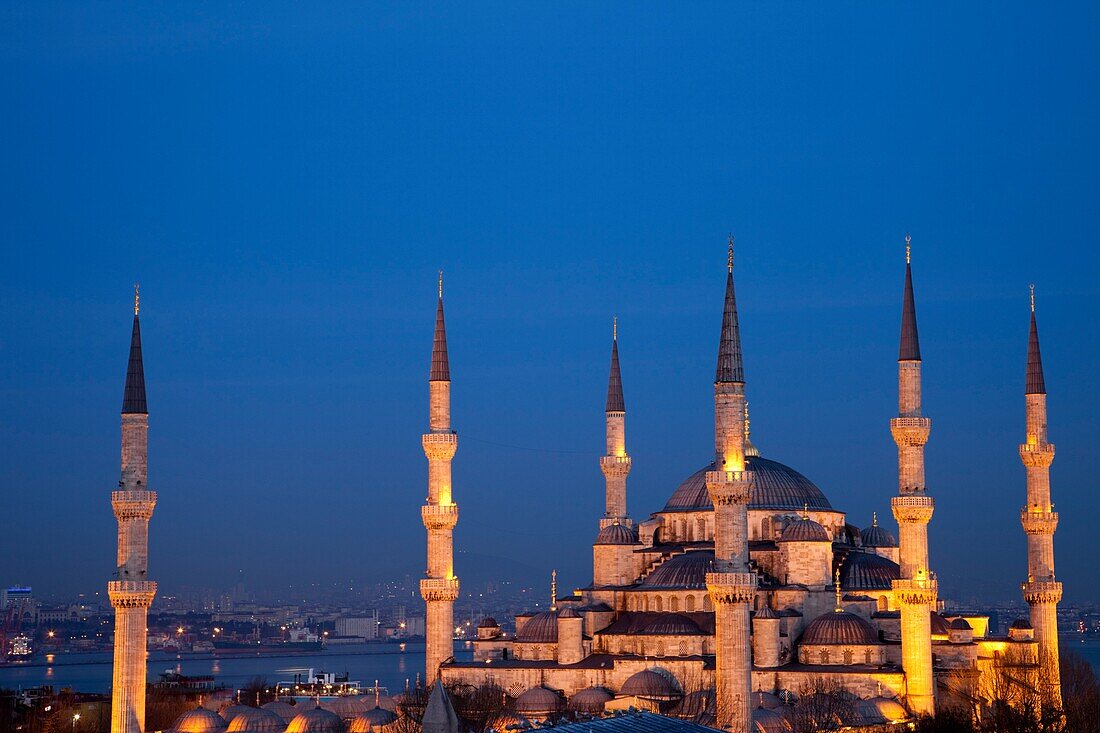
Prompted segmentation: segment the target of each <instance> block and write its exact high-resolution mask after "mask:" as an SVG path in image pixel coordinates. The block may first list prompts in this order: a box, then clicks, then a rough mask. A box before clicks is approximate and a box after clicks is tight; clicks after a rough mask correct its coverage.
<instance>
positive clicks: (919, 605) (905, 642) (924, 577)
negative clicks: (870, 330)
mask: <svg viewBox="0 0 1100 733" xmlns="http://www.w3.org/2000/svg"><path fill="white" fill-rule="evenodd" d="M905 243H906V253H905V296H904V302H903V306H902V315H901V349H900V351H899V354H898V416H897V417H895V418H893V419H891V420H890V432H891V433H892V434H893V436H894V442H895V443H897V446H898V496H896V497H894V499H893V500H892V501H891V506H892V508H893V511H894V518H895V519H897V521H898V531H899V537H898V544H899V558H900V565H901V579H900V580H895V581H894V583H893V588H894V599H895V601H896V602H897V604H898V606H899V607H900V610H901V658H902V669H903V670H904V671H905V686H906V702H907V704H908V705H909V709H910V711H911V712H913V713H915V714H917V715H932V714H934V713H935V704H936V703H935V681H934V679H933V676H932V616H931V614H932V611H933V610H934V609H935V606H936V579H935V576H934V575H933V574H932V572H931V571H930V570H929V568H928V522H929V521H930V520H931V519H932V512H933V511H934V509H935V502H934V501H933V500H932V497H931V496H929V495H928V494H927V492H926V489H925V482H924V445H925V443H927V442H928V435H929V433H930V432H931V430H932V421H931V420H930V419H929V418H927V417H923V416H922V415H921V357H920V342H919V340H918V338H917V311H916V305H915V303H914V300H913V273H912V268H911V266H910V264H909V237H908V236H906V238H905Z"/></svg>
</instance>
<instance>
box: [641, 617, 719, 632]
mask: <svg viewBox="0 0 1100 733" xmlns="http://www.w3.org/2000/svg"><path fill="white" fill-rule="evenodd" d="M638 633H640V634H657V635H661V636H671V635H673V634H701V633H703V631H702V630H701V629H700V628H699V626H698V624H696V623H695V622H694V621H692V620H691V617H690V616H685V615H684V614H682V613H662V614H660V615H659V616H657V617H656V618H655V619H653V620H652V621H650V622H649V623H647V624H646V625H645V626H643V627H642V628H641V629H640V630H639V631H638Z"/></svg>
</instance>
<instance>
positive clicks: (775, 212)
mask: <svg viewBox="0 0 1100 733" xmlns="http://www.w3.org/2000/svg"><path fill="white" fill-rule="evenodd" d="M1098 38H1100V8H1098V6H1096V5H1095V4H1089V3H1083V2H1082V3H1060V4H1058V5H1057V6H1053V7H1052V6H1049V5H1045V4H1040V3H1000V4H998V5H996V6H995V7H994V6H989V5H973V6H970V7H963V6H960V4H958V3H942V4H938V3H844V4H832V3H830V4H827V5H822V4H818V3H740V4H733V3H668V4H657V3H629V4H619V3H569V2H564V3H563V2H545V3H532V2H503V3H429V4H413V3H404V2H401V3H381V2H378V3H326V4H321V5H318V4H311V3H173V2H167V3H133V4H124V5H120V4H110V3H90V4H89V3H53V2H27V3H5V4H4V5H3V7H2V8H0V68H2V69H3V73H2V74H0V101H2V110H3V112H2V114H0V171H2V172H3V174H2V175H0V221H2V223H3V225H2V233H0V237H2V239H0V242H2V248H0V253H2V256H0V314H2V315H0V375H2V379H0V405H2V410H0V517H2V518H3V526H2V531H0V583H16V582H21V583H28V584H32V585H34V586H35V588H36V589H38V590H39V592H40V594H45V595H51V594H52V595H64V594H70V593H75V592H86V593H94V592H96V591H101V590H102V589H103V587H104V583H105V582H106V581H107V580H108V578H109V577H110V575H111V572H112V570H113V568H114V552H115V520H114V518H113V517H112V514H111V510H110V504H109V492H110V491H111V489H112V488H113V487H114V486H115V485H116V482H117V480H118V452H119V450H118V439H119V417H118V412H119V407H120V403H121V397H122V385H123V378H124V374H125V366H126V356H127V346H128V340H129V335H130V320H131V298H132V289H133V283H134V282H135V281H140V282H141V288H142V303H143V309H142V329H143V337H144V349H145V368H146V378H147V383H148V394H149V410H150V424H151V430H150V482H151V485H152V487H153V488H154V489H156V490H157V491H159V492H160V499H159V502H158V505H157V508H156V513H155V514H154V517H153V521H152V526H151V576H152V577H153V578H154V579H157V580H158V581H160V582H161V584H162V588H163V589H164V592H173V591H175V590H178V589H181V588H185V587H190V588H203V587H206V588H220V587H225V586H228V585H229V584H232V583H235V582H237V581H238V580H241V581H243V582H244V583H245V584H246V587H251V588H254V589H264V588H269V589H282V588H286V587H288V586H290V585H294V586H295V587H301V586H302V585H308V584H311V583H316V584H320V585H323V586H328V587H331V586H333V585H334V584H335V585H344V584H346V585H348V586H355V585H361V584H363V583H364V582H369V581H373V580H381V579H384V578H400V577H402V576H404V575H405V574H409V575H412V576H414V577H415V576H417V575H419V574H420V573H421V572H422V571H423V567H424V544H425V543H424V529H423V527H422V525H421V523H420V516H419V506H420V504H421V503H422V502H423V499H424V496H425V493H426V488H425V487H426V477H427V467H426V461H425V459H424V456H423V453H422V451H421V447H420V435H421V433H422V432H424V431H425V430H426V427H427V418H428V411H427V397H428V389H427V376H428V366H429V355H430V350H431V340H432V326H433V322H434V312H435V296H436V272H437V270H438V269H440V268H442V269H443V270H444V271H445V273H446V275H445V277H446V307H447V323H448V336H449V343H450V356H451V373H452V377H453V380H454V383H453V424H454V426H455V428H456V429H457V431H458V433H459V436H460V445H459V450H458V454H457V457H456V459H455V462H454V486H455V493H454V496H455V499H456V500H457V502H458V504H459V506H460V509H461V518H460V522H459V525H458V529H457V530H456V533H455V542H456V550H457V552H458V554H457V561H456V562H457V567H456V570H457V573H458V575H459V576H460V577H464V578H470V579H471V581H470V584H468V585H467V589H468V590H478V589H479V588H478V583H479V582H481V581H483V580H484V579H486V578H515V579H521V578H522V579H523V580H524V581H526V582H527V583H530V584H532V585H536V586H538V587H542V586H543V585H545V584H547V582H548V578H549V574H550V570H551V568H552V567H557V568H558V570H559V580H560V581H561V585H562V587H570V586H580V585H584V584H587V583H588V582H589V581H590V580H591V546H590V543H591V541H592V539H593V537H594V535H595V532H596V528H597V521H598V518H599V516H600V514H601V512H602V508H603V478H602V475H601V474H600V471H599V467H598V456H599V455H600V453H602V452H603V419H604V416H603V405H604V396H605V390H606V385H607V368H608V357H609V349H610V337H611V319H612V316H613V315H618V316H619V337H620V352H621V356H622V369H623V380H624V385H625V393H626V404H627V409H628V412H627V439H628V449H629V451H630V453H631V454H632V455H633V457H634V469H633V471H632V473H631V474H630V480H629V489H628V491H629V505H630V510H631V513H632V514H633V515H634V516H635V517H636V518H645V517H646V516H648V514H649V513H650V512H652V511H656V510H659V509H660V508H661V507H662V506H663V504H664V502H665V500H666V499H667V497H668V496H669V494H671V493H672V491H673V490H674V489H675V487H676V486H677V484H678V483H679V482H680V481H681V480H682V479H683V478H685V477H686V476H688V475H689V474H691V473H692V472H693V471H695V470H696V469H698V468H700V467H701V466H703V465H704V464H705V463H707V461H709V460H710V458H711V455H712V451H713V412H712V384H711V383H712V381H713V378H714V366H715V357H716V351H717V346H718V332H719V324H720V319H721V307H722V290H723V286H724V281H725V264H726V237H727V234H728V233H729V232H733V233H734V234H735V235H736V238H737V265H736V277H737V288H738V291H737V292H738V301H739V308H740V314H741V327H742V336H743V342H744V350H745V371H746V377H747V387H746V389H747V392H748V395H749V400H750V404H751V414H752V427H753V439H754V442H755V443H756V444H757V445H758V446H759V448H760V450H761V452H762V453H763V454H764V455H765V456H767V457H770V458H773V459H776V460H779V461H782V462H783V463H786V464H788V465H790V466H792V467H794V468H796V469H797V470H799V471H800V472H802V473H804V474H805V475H806V476H808V477H810V478H811V479H812V480H813V481H815V482H816V483H817V484H818V485H819V486H820V487H821V488H822V490H823V491H824V492H825V494H826V495H827V496H828V497H829V499H830V500H831V501H832V503H833V505H834V506H835V507H837V508H838V509H841V510H844V511H846V512H848V516H849V519H850V521H851V522H853V523H855V524H857V525H861V526H866V525H867V524H869V523H870V522H871V515H872V512H874V511H877V512H878V514H879V517H880V519H881V520H882V521H883V523H884V524H886V525H887V526H889V527H891V528H892V529H893V530H894V531H896V526H895V525H894V523H893V520H892V518H890V517H889V500H890V497H891V496H892V495H894V494H895V493H896V485H897V484H896V482H897V479H896V452H895V447H894V444H893V442H892V441H891V438H890V435H889V431H888V420H889V418H890V417H891V416H892V415H894V414H896V410H897V403H896V358H897V348H898V330H899V321H900V308H901V295H902V280H903V272H904V241H903V237H904V235H905V233H906V232H911V233H912V237H913V267H914V280H915V287H916V295H917V305H918V316H919V318H918V320H919V325H920V335H921V346H922V351H923V356H924V359H925V362H924V390H925V392H924V393H925V413H926V414H927V415H929V416H931V418H932V421H933V428H932V438H931V441H930V443H929V445H928V450H927V466H928V468H927V471H928V485H929V490H930V492H931V493H932V494H933V495H934V496H935V498H936V502H937V505H936V514H935V517H934V519H933V520H932V524H931V528H930V543H931V558H932V565H933V568H934V569H935V570H937V571H938V572H939V573H940V577H941V583H942V587H943V593H942V595H944V596H945V597H948V598H954V599H958V600H959V601H960V602H963V603H968V604H969V603H974V602H977V601H995V600H1000V599H1018V598H1019V585H1018V584H1019V582H1020V581H1022V580H1024V579H1025V576H1026V558H1025V543H1024V535H1023V532H1022V530H1021V528H1020V524H1019V510H1020V507H1021V506H1022V505H1023V503H1024V470H1023V468H1022V466H1021V464H1020V461H1019V458H1018V456H1017V453H1016V450H1017V445H1018V443H1019V442H1020V441H1021V440H1022V439H1023V431H1024V423H1023V404H1024V401H1023V381H1024V364H1025V351H1026V339H1027V323H1028V284H1029V283H1031V282H1034V283H1035V284H1036V288H1037V294H1038V317H1039V327H1040V334H1041V337H1042V344H1043V355H1044V365H1045V367H1046V384H1047V388H1048V390H1049V392H1050V435H1051V439H1052V440H1053V442H1055V443H1056V444H1057V447H1058V456H1057V460H1056V461H1055V463H1054V467H1053V473H1052V482H1053V494H1054V500H1055V502H1056V503H1057V506H1058V508H1059V509H1061V511H1062V515H1061V516H1062V520H1061V525H1060V526H1059V528H1058V535H1057V539H1056V548H1057V549H1056V552H1057V561H1058V570H1059V575H1060V576H1061V579H1062V580H1063V581H1064V582H1065V587H1066V598H1067V600H1069V601H1095V600H1100V592H1098V589H1100V566H1098V565H1097V563H1096V562H1095V554H1094V550H1095V537H1096V527H1097V522H1098V519H1100V517H1098V513H1097V508H1098V502H1097V499H1096V491H1097V483H1096V476H1097V469H1098V465H1097V449H1096V446H1097V444H1098V443H1100V420H1098V419H1097V416H1098V415H1100V400H1098V397H1097V395H1098V394H1100V384H1098V378H1097V363H1098V361H1100V343H1098V339H1097V326H1096V320H1097V315H1098V308H1097V299H1098V297H1100V288H1098V286H1097V274H1098V269H1100V268H1098V264H1100V255H1098V253H1097V249H1098V248H1097V243H1096V242H1097V238H1098V236H1100V217H1098V216H1097V203H1098V201H1100V198H1098V193H1100V186H1098V171H1100V137H1098V135H1097V131H1098V130H1100V99H1098V87H1097V81H1096V80H1097V78H1098V76H1100V74H1098V71H1100V69H1098V60H1100V58H1098V53H1100V51H1098V43H1097V39H1098Z"/></svg>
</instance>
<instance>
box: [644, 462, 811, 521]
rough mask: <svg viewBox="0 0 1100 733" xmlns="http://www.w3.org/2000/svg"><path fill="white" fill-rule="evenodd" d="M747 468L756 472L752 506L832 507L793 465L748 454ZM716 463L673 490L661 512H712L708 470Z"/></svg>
mask: <svg viewBox="0 0 1100 733" xmlns="http://www.w3.org/2000/svg"><path fill="white" fill-rule="evenodd" d="M745 463H746V466H745V467H746V468H747V469H748V470H749V471H752V473H753V486H752V496H751V498H750V499H749V509H793V510H798V511H802V509H803V508H805V507H809V508H810V509H825V510H831V509H832V508H833V506H832V504H830V503H829V500H828V499H826V498H825V494H823V493H821V489H819V488H817V486H816V485H815V484H814V482H813V481H810V479H808V478H806V477H805V476H803V475H802V474H800V473H799V472H798V471H796V470H794V469H793V468H791V467H790V466H784V465H783V464H782V463H779V462H778V461H772V460H768V459H767V458H763V457H761V456H752V455H750V456H747V457H746V459H745ZM714 470H715V467H714V463H713V462H712V463H708V464H707V465H706V466H703V467H702V468H700V469H699V470H698V471H696V472H695V473H693V474H691V475H690V476H688V477H687V479H685V480H684V482H683V483H682V484H680V485H679V486H678V487H677V488H676V491H674V492H672V496H671V497H669V500H668V503H666V504H665V508H664V509H663V510H662V511H666V512H694V511H710V510H712V509H714V505H712V504H711V503H710V497H709V496H707V476H706V474H707V471H714Z"/></svg>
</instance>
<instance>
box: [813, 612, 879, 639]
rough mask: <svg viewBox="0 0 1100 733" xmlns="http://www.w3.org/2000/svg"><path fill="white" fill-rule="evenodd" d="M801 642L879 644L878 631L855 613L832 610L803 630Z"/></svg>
mask: <svg viewBox="0 0 1100 733" xmlns="http://www.w3.org/2000/svg"><path fill="white" fill-rule="evenodd" d="M799 643H800V644H857V645H865V644H877V643H878V633H877V632H876V631H875V629H874V628H873V627H872V626H871V624H869V623H867V622H866V621H864V620H863V619H862V618H860V617H859V616H856V615H855V614H854V613H848V612H847V611H832V612H830V613H826V614H823V615H821V616H818V617H817V618H815V619H814V620H813V621H811V622H810V625H809V626H807V627H806V630H805V631H804V632H802V638H801V639H799Z"/></svg>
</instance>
